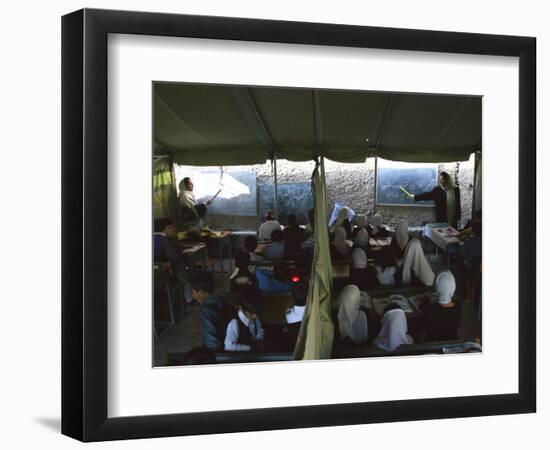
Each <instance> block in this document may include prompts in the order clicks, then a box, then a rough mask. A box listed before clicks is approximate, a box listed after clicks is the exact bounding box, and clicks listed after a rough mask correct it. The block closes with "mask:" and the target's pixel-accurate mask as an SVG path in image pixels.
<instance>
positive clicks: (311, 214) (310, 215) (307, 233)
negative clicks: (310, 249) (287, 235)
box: [303, 208, 315, 239]
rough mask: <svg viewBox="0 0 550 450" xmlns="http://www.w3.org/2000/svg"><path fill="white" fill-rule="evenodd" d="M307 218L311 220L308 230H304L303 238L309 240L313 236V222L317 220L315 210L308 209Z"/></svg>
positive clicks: (307, 226)
mask: <svg viewBox="0 0 550 450" xmlns="http://www.w3.org/2000/svg"><path fill="white" fill-rule="evenodd" d="M307 218H308V220H309V223H308V224H307V225H306V228H305V229H304V236H303V237H304V239H307V238H309V237H310V236H312V235H313V222H314V220H315V216H314V210H313V208H312V209H308V211H307Z"/></svg>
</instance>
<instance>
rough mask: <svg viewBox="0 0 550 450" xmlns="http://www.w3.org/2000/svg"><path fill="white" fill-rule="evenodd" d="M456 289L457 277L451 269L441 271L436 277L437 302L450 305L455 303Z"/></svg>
mask: <svg viewBox="0 0 550 450" xmlns="http://www.w3.org/2000/svg"><path fill="white" fill-rule="evenodd" d="M455 290H456V281H455V277H454V275H453V274H452V272H450V271H449V270H446V271H445V272H441V273H440V274H439V275H438V276H437V278H436V279H435V293H436V297H437V303H439V304H440V305H450V304H451V303H453V295H454V294H455Z"/></svg>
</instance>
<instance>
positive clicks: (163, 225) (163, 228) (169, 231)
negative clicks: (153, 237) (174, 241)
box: [153, 217, 178, 238]
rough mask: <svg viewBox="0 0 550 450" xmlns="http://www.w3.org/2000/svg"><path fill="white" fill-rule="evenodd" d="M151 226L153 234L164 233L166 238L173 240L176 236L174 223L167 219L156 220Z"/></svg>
mask: <svg viewBox="0 0 550 450" xmlns="http://www.w3.org/2000/svg"><path fill="white" fill-rule="evenodd" d="M153 226H154V230H155V233H164V234H165V235H166V237H168V238H174V237H176V236H177V234H178V232H177V229H176V225H174V221H173V220H172V219H170V218H169V217H163V218H162V219H156V220H155V222H154V224H153Z"/></svg>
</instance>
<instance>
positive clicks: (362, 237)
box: [355, 228, 369, 250]
mask: <svg viewBox="0 0 550 450" xmlns="http://www.w3.org/2000/svg"><path fill="white" fill-rule="evenodd" d="M355 247H359V248H362V249H363V250H366V249H367V248H368V247H369V233H368V232H367V230H366V229H364V228H363V229H361V230H359V231H358V232H357V235H356V236H355Z"/></svg>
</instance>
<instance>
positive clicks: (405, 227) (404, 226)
mask: <svg viewBox="0 0 550 450" xmlns="http://www.w3.org/2000/svg"><path fill="white" fill-rule="evenodd" d="M395 241H396V243H397V245H398V246H399V248H400V249H401V251H405V247H406V246H407V244H408V243H409V224H408V223H407V221H406V220H400V221H399V222H398V224H397V227H396V228H395Z"/></svg>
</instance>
